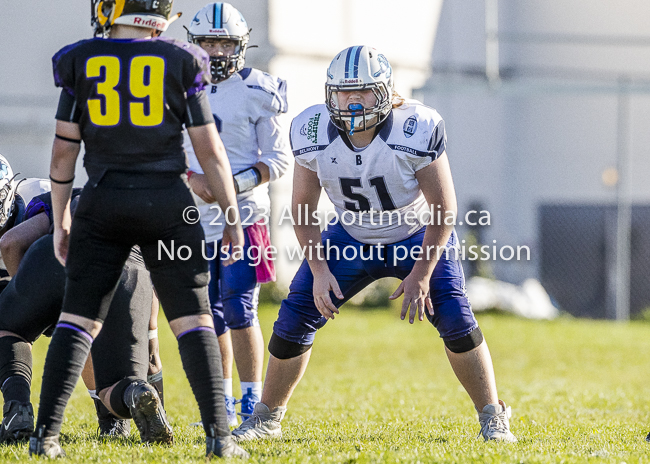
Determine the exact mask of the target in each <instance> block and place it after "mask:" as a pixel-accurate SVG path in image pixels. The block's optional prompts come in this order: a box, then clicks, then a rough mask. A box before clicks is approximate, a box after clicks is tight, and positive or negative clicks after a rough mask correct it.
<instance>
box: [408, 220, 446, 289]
mask: <svg viewBox="0 0 650 464" xmlns="http://www.w3.org/2000/svg"><path fill="white" fill-rule="evenodd" d="M453 230H454V226H453V225H452V226H446V225H445V224H442V225H438V224H430V225H428V226H427V228H426V230H425V232H424V239H423V240H422V255H421V256H420V257H421V259H420V260H419V261H416V262H415V265H414V266H413V270H412V271H411V272H413V273H414V274H416V275H419V276H421V277H422V278H426V279H429V278H430V277H431V274H433V269H434V268H435V267H436V264H437V263H438V260H439V258H440V256H441V254H442V253H445V247H446V245H447V242H448V241H449V237H450V236H451V233H452V231H453Z"/></svg>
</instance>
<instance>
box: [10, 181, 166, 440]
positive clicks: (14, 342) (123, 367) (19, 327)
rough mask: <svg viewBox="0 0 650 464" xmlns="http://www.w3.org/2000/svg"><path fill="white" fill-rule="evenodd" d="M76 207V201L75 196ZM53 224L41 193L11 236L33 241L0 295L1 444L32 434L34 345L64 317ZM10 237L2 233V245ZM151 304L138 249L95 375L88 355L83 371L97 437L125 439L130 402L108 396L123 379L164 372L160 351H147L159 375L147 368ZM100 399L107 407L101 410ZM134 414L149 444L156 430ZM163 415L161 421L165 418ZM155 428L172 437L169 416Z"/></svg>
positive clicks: (99, 348)
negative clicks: (97, 433)
mask: <svg viewBox="0 0 650 464" xmlns="http://www.w3.org/2000/svg"><path fill="white" fill-rule="evenodd" d="M77 190H79V189H77ZM76 195H78V192H75V193H74V194H73V196H75V198H76ZM73 203H75V204H76V199H75V200H73ZM50 222H51V202H50V194H49V193H46V194H43V195H39V196H38V197H36V198H34V199H33V200H32V201H31V202H30V204H29V205H28V206H27V208H26V212H25V220H24V221H23V222H22V223H20V224H19V225H17V226H15V227H14V228H13V229H11V232H10V233H13V232H15V234H12V235H15V236H16V237H19V238H20V239H21V240H23V243H24V241H25V240H27V239H32V238H33V240H32V241H33V242H34V243H33V246H28V249H27V253H26V254H25V256H24V259H21V265H20V267H19V268H18V272H17V273H16V274H15V275H14V276H13V278H12V279H11V281H10V282H9V284H8V285H7V287H6V289H5V290H4V291H3V292H2V293H1V294H0V384H2V386H3V388H2V393H3V396H4V404H5V406H4V408H3V420H2V427H1V428H0V443H12V442H16V441H20V440H22V439H24V438H28V437H29V435H31V434H32V433H33V432H34V414H33V409H32V405H31V403H30V386H31V379H32V354H31V345H32V344H33V343H34V341H35V340H36V339H37V338H38V337H39V336H41V335H43V334H46V335H51V330H53V328H54V326H55V325H56V322H57V320H58V319H59V316H60V315H61V304H62V302H63V294H64V288H65V270H64V268H63V267H62V266H61V263H59V262H58V261H57V259H56V257H55V256H54V248H53V240H52V236H51V235H49V234H48V232H49V230H50ZM10 233H8V234H6V235H4V236H3V238H2V240H0V244H1V243H2V242H4V240H5V238H7V236H8V235H10ZM17 240H18V238H17ZM30 245H31V244H30ZM21 258H22V257H21ZM154 300H155V303H156V304H157V301H158V300H157V299H156V298H155V297H154V295H153V289H152V286H151V281H150V278H149V272H148V271H147V270H146V268H145V267H144V263H143V262H142V256H141V254H140V252H139V250H138V249H137V247H136V248H134V249H133V250H132V252H131V254H130V255H129V259H128V261H127V263H126V265H125V267H124V270H123V271H122V275H121V277H120V281H119V284H118V287H117V289H116V291H115V294H114V295H113V298H112V301H111V303H110V311H109V314H108V316H107V318H106V321H105V324H104V327H103V330H102V331H101V333H100V335H99V336H98V337H97V339H96V340H95V342H94V343H93V347H92V358H93V359H94V365H95V366H96V369H94V370H93V363H91V362H90V359H91V358H90V357H89V358H88V359H89V361H88V362H87V364H86V367H87V369H85V370H84V374H85V375H84V383H86V386H87V387H88V388H89V392H90V390H91V389H92V392H90V393H91V396H92V397H93V400H94V402H95V408H96V410H97V416H98V420H99V429H100V434H101V435H109V436H123V437H126V436H128V435H129V430H130V422H129V421H128V420H125V419H120V418H118V415H119V416H120V417H123V418H127V417H131V416H132V413H131V410H130V406H131V404H130V403H126V404H125V403H124V399H123V398H120V397H119V395H110V389H111V387H113V386H114V385H115V384H117V383H118V382H120V381H121V380H122V379H125V378H137V379H141V380H143V381H144V379H147V378H148V377H147V373H148V372H149V373H150V374H156V373H158V372H160V371H161V367H160V360H159V358H158V353H157V349H156V350H155V352H154V353H152V357H153V358H155V359H156V362H155V364H156V365H155V366H153V367H154V369H155V370H156V372H151V368H152V366H151V365H150V352H149V349H150V346H149V343H150V342H149V340H148V333H149V331H148V327H149V319H150V314H151V310H152V307H153V303H154ZM156 314H157V311H156ZM125 321H128V322H129V323H125ZM90 385H92V387H91V386H90ZM157 388H160V387H157ZM96 391H99V394H97V393H96ZM100 396H101V397H103V398H104V401H105V402H106V404H108V405H109V407H110V408H111V410H109V409H108V408H107V407H106V406H104V404H103V403H102V402H101V400H100ZM111 411H112V412H111ZM134 412H135V416H134V419H135V420H136V424H137V425H138V427H139V428H140V435H141V438H142V440H143V441H144V442H151V441H155V440H153V439H152V433H153V432H155V430H152V429H150V428H143V427H142V425H143V422H142V420H141V419H142V418H141V417H140V416H139V415H138V414H137V411H134ZM160 417H161V419H165V415H164V413H161V415H160ZM158 427H164V428H166V429H167V430H168V433H167V434H164V438H165V439H166V440H167V441H169V440H171V439H172V431H171V427H170V426H169V424H168V423H167V421H166V419H165V420H164V422H161V423H160V424H158ZM157 438H158V439H160V437H157Z"/></svg>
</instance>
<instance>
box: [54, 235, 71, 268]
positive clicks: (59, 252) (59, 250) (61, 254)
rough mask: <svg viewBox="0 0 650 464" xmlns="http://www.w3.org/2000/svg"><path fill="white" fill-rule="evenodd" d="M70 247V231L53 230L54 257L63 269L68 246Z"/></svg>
mask: <svg viewBox="0 0 650 464" xmlns="http://www.w3.org/2000/svg"><path fill="white" fill-rule="evenodd" d="M69 245H70V229H64V228H59V229H57V228H55V229H54V256H56V259H58V260H59V262H60V263H61V265H62V266H64V267H65V261H66V259H67V258H68V246H69Z"/></svg>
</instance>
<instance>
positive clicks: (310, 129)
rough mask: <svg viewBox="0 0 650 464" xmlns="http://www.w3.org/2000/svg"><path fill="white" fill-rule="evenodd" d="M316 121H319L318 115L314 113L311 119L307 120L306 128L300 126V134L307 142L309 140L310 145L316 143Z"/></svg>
mask: <svg viewBox="0 0 650 464" xmlns="http://www.w3.org/2000/svg"><path fill="white" fill-rule="evenodd" d="M318 121H320V113H316V115H315V116H314V117H313V118H309V122H308V123H307V127H306V128H305V126H302V127H301V128H300V134H301V135H306V136H307V140H309V141H310V142H311V143H318ZM303 130H304V133H303Z"/></svg>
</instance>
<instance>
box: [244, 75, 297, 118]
mask: <svg viewBox="0 0 650 464" xmlns="http://www.w3.org/2000/svg"><path fill="white" fill-rule="evenodd" d="M239 75H240V76H241V78H242V81H243V82H244V84H246V87H248V88H249V89H252V90H254V91H256V92H257V91H260V97H261V98H264V99H265V100H268V101H269V102H270V103H269V102H267V104H270V106H271V107H272V108H274V109H275V111H276V112H277V113H286V112H287V109H288V105H287V83H286V81H284V80H282V79H280V78H278V77H275V76H272V75H271V74H268V73H265V72H262V71H260V70H259V69H254V68H244V69H242V70H241V71H239ZM261 92H264V94H266V95H265V96H263V94H261Z"/></svg>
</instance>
